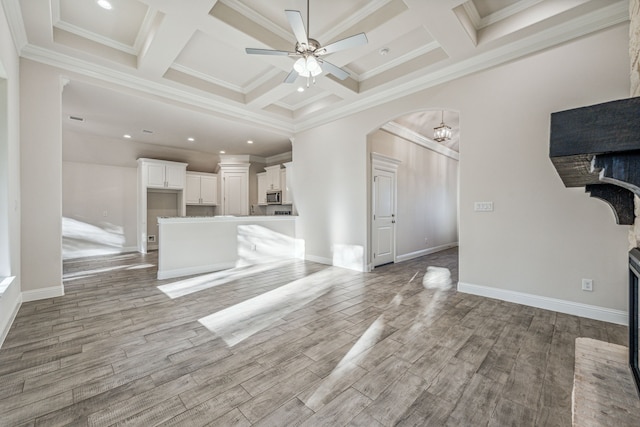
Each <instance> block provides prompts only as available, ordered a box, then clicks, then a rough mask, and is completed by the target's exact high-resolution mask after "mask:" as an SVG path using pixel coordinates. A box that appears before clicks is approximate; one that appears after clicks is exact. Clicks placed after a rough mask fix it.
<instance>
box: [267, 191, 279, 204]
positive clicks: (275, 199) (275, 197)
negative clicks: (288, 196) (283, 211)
mask: <svg viewBox="0 0 640 427" xmlns="http://www.w3.org/2000/svg"><path fill="white" fill-rule="evenodd" d="M267 204H268V205H281V204H282V191H267Z"/></svg>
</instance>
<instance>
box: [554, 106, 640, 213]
mask: <svg viewBox="0 0 640 427" xmlns="http://www.w3.org/2000/svg"><path fill="white" fill-rule="evenodd" d="M549 157H550V158H551V161H552V162H553V164H554V166H555V168H556V170H557V171H558V174H559V175H560V178H561V179H562V182H563V183H564V185H565V186H567V187H585V190H586V191H587V192H588V193H589V194H590V195H591V197H596V198H599V199H602V200H604V201H606V202H607V203H608V204H609V205H610V206H611V207H612V208H613V210H614V213H615V215H616V220H617V222H618V224H633V221H634V212H633V195H634V194H637V195H638V196H640V97H636V98H629V99H622V100H619V101H612V102H606V103H604V104H597V105H591V106H588V107H582V108H576V109H573V110H566V111H560V112H557V113H552V114H551V136H550V147H549Z"/></svg>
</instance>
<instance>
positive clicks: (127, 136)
mask: <svg viewBox="0 0 640 427" xmlns="http://www.w3.org/2000/svg"><path fill="white" fill-rule="evenodd" d="M122 137H123V138H126V139H130V138H131V135H129V134H128V133H125V134H124V135H122Z"/></svg>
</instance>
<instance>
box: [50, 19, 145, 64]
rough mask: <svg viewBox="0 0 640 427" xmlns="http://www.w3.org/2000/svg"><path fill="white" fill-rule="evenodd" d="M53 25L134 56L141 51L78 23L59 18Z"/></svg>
mask: <svg viewBox="0 0 640 427" xmlns="http://www.w3.org/2000/svg"><path fill="white" fill-rule="evenodd" d="M53 26H54V27H55V28H58V29H60V30H64V31H67V32H69V33H72V34H75V35H77V36H80V37H82V38H85V39H87V40H91V41H94V42H96V43H100V44H101V45H104V46H107V47H110V48H112V49H116V50H119V51H120V52H124V53H128V54H130V55H134V56H137V55H138V53H139V52H138V51H137V50H136V49H135V48H134V47H133V46H131V45H128V44H125V43H121V42H118V41H115V40H113V39H110V38H109V37H105V36H102V35H100V34H97V33H94V32H92V31H87V30H85V29H84V28H80V27H78V26H76V25H73V24H69V23H68V22H65V21H60V20H58V21H57V22H56V23H55V24H53Z"/></svg>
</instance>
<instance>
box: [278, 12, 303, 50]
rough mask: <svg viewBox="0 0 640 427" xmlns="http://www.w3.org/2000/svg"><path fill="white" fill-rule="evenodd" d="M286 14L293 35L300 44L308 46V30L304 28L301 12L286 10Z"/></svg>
mask: <svg viewBox="0 0 640 427" xmlns="http://www.w3.org/2000/svg"><path fill="white" fill-rule="evenodd" d="M284 13H286V14H287V19H288V20H289V25H291V30H292V31H293V35H294V36H296V40H297V41H298V43H300V44H301V45H302V44H303V45H305V46H308V45H309V40H308V39H307V30H305V28H304V21H303V20H302V15H301V14H300V11H298V10H285V11H284Z"/></svg>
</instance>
